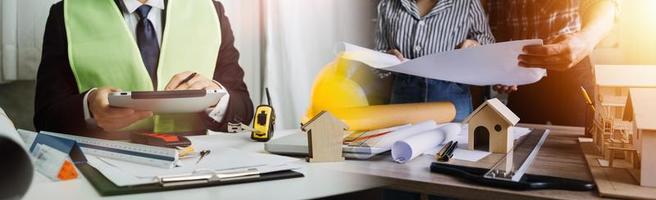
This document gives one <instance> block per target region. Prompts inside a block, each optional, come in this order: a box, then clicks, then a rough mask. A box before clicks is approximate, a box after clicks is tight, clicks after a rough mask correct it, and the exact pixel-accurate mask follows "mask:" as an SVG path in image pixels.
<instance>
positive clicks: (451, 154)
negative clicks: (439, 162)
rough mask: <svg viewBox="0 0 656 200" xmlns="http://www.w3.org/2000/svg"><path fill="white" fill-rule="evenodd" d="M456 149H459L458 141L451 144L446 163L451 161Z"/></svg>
mask: <svg viewBox="0 0 656 200" xmlns="http://www.w3.org/2000/svg"><path fill="white" fill-rule="evenodd" d="M456 147H458V141H456V142H454V143H453V144H451V147H450V148H449V150H448V151H447V152H446V161H449V159H451V157H453V152H454V151H456Z"/></svg>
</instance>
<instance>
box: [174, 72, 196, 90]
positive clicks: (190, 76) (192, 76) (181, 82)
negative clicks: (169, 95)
mask: <svg viewBox="0 0 656 200" xmlns="http://www.w3.org/2000/svg"><path fill="white" fill-rule="evenodd" d="M195 76H196V72H194V73H191V74H189V76H187V78H185V79H183V80H182V81H180V83H178V86H175V87H176V88H178V87H180V86H181V85H182V84H185V83H187V82H189V81H190V80H191V79H192V78H194V77H195Z"/></svg>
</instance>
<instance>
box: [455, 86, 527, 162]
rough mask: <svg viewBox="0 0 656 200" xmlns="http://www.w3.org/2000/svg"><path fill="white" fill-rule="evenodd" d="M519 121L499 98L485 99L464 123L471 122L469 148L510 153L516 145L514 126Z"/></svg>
mask: <svg viewBox="0 0 656 200" xmlns="http://www.w3.org/2000/svg"><path fill="white" fill-rule="evenodd" d="M517 122H519V117H517V115H515V113H513V112H512V111H511V110H510V109H509V108H508V107H506V105H504V104H503V103H501V101H499V99H490V100H487V101H485V102H484V103H483V104H482V105H481V106H479V107H478V108H477V109H476V110H475V111H474V112H472V113H471V114H470V115H469V116H468V117H467V118H466V119H465V120H464V123H468V124H469V131H468V134H469V150H483V151H489V152H492V153H508V152H509V151H510V150H512V148H513V145H514V139H513V135H512V133H513V128H514V127H515V125H517Z"/></svg>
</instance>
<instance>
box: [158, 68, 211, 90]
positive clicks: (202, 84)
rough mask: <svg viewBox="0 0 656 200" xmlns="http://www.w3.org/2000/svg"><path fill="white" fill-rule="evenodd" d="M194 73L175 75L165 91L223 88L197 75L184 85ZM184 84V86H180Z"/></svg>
mask: <svg viewBox="0 0 656 200" xmlns="http://www.w3.org/2000/svg"><path fill="white" fill-rule="evenodd" d="M192 73H193V72H189V71H187V72H182V73H179V74H176V75H174V76H173V77H172V78H171V80H170V81H169V83H168V84H166V88H165V90H202V89H205V90H208V89H221V86H219V85H218V84H216V83H215V82H214V81H212V80H211V79H209V78H207V77H203V75H200V74H196V75H195V76H194V77H193V78H192V79H191V80H189V81H187V82H184V83H182V81H183V80H185V79H186V78H187V77H189V75H191V74H192ZM180 83H182V84H180Z"/></svg>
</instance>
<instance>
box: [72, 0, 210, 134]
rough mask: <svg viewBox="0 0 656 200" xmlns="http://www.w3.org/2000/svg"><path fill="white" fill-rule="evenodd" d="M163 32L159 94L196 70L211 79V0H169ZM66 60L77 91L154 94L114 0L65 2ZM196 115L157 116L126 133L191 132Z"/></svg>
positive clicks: (197, 123)
mask: <svg viewBox="0 0 656 200" xmlns="http://www.w3.org/2000/svg"><path fill="white" fill-rule="evenodd" d="M166 6H167V8H166V23H165V26H164V27H165V29H164V30H163V34H162V42H161V48H160V57H159V64H158V66H157V77H158V81H157V86H158V88H157V89H158V90H163V88H164V87H165V86H166V84H167V83H168V81H169V80H170V78H171V77H173V75H175V74H178V73H181V72H184V71H194V72H196V73H198V74H200V75H203V76H205V77H208V78H212V77H213V76H214V68H215V65H216V59H217V55H218V52H219V47H220V45H221V26H220V24H219V20H218V16H217V13H216V10H215V8H214V4H213V3H212V1H211V0H169V1H168V4H167V5H166ZM64 20H65V25H66V34H67V36H68V56H69V62H70V65H71V69H72V71H73V75H74V76H75V80H76V82H77V86H78V88H79V91H80V93H82V92H84V91H87V90H89V89H91V88H95V87H104V86H111V87H116V88H120V89H122V90H124V91H153V90H154V89H155V88H153V84H152V81H151V79H150V76H149V75H148V71H147V70H146V67H145V65H144V63H143V61H142V59H141V54H140V52H139V48H138V46H137V43H136V40H135V39H134V37H133V36H132V34H131V33H130V30H129V29H128V26H127V24H126V23H125V21H124V18H123V15H122V12H121V10H120V9H119V8H118V6H117V5H116V3H115V2H114V0H65V2H64ZM200 117H201V115H200V114H185V115H155V116H154V117H152V118H150V119H145V120H142V121H139V122H137V123H135V124H133V125H131V126H130V127H128V128H126V129H125V130H126V131H128V130H143V131H154V132H163V133H171V132H189V131H198V130H202V129H204V124H203V120H201V119H200Z"/></svg>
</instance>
